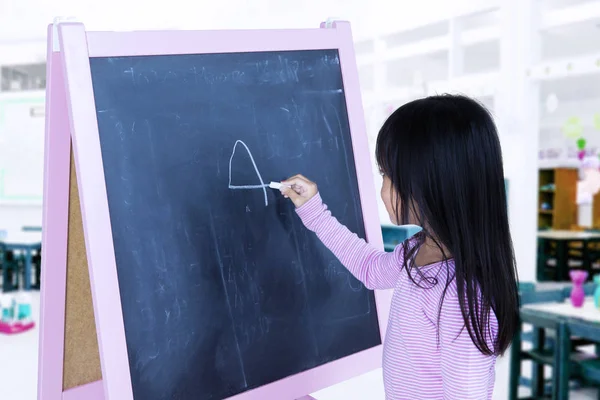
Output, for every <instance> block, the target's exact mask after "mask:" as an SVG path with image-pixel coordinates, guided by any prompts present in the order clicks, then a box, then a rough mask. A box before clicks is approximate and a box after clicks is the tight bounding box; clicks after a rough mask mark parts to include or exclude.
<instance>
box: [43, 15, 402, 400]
mask: <svg viewBox="0 0 600 400" xmlns="http://www.w3.org/2000/svg"><path fill="white" fill-rule="evenodd" d="M321 27H322V28H327V29H328V31H329V32H327V33H323V31H320V30H310V31H279V32H275V33H271V34H270V35H271V36H272V37H276V38H277V39H276V40H271V42H272V43H271V44H270V46H274V47H275V48H282V49H287V47H285V46H288V43H292V45H291V47H290V48H289V49H290V50H294V49H297V48H298V47H294V46H295V45H294V44H293V43H294V41H297V42H301V40H297V39H298V38H302V37H303V36H306V37H307V41H308V42H310V43H316V44H311V45H313V46H317V45H318V46H330V47H331V48H338V47H339V48H340V51H341V52H342V51H343V52H344V57H346V59H349V60H352V59H354V50H353V47H352V36H351V32H350V27H349V24H347V23H342V22H340V23H335V22H332V21H328V22H327V23H324V24H322V26H321ZM118 35H120V34H117V33H95V32H94V33H88V32H86V31H85V28H84V27H83V25H82V24H77V23H58V22H56V23H55V24H53V25H51V26H50V27H49V28H48V58H47V60H48V65H47V84H48V87H47V103H46V118H47V119H46V148H45V177H44V182H45V183H44V213H43V224H44V230H43V246H44V249H45V250H44V253H43V268H42V299H41V317H40V325H41V330H40V355H39V377H38V399H42V400H60V399H66V400H74V399H86V400H101V399H105V398H106V399H110V400H115V399H122V398H125V399H130V398H132V395H131V392H132V390H131V381H130V380H129V369H128V368H129V367H128V361H127V352H126V347H125V333H124V330H123V323H122V316H121V314H120V298H119V296H118V295H116V296H115V295H114V293H112V294H111V296H107V295H106V292H105V291H103V290H102V289H103V288H106V287H112V288H118V282H117V281H116V279H117V278H116V273H114V272H115V261H114V252H113V249H112V243H110V241H106V240H105V239H106V237H110V230H109V224H104V222H103V219H105V218H108V207H107V204H106V189H105V187H104V184H103V183H102V184H101V185H99V186H98V185H95V182H97V178H98V176H97V175H96V174H97V172H98V171H97V170H94V169H92V168H90V167H89V165H91V164H89V163H91V161H89V159H90V157H91V158H95V161H98V160H99V159H98V157H100V153H99V146H97V136H98V133H97V124H95V123H94V124H92V125H90V124H89V122H90V121H93V120H95V109H94V107H93V90H92V85H91V75H90V69H89V59H88V57H90V56H91V55H92V52H94V53H95V55H96V56H106V55H110V54H113V53H111V51H112V49H111V48H110V47H107V46H109V44H110V43H112V42H115V43H119V42H120V40H119V39H118ZM122 35H123V39H124V40H125V41H126V42H128V43H129V44H130V45H131V44H135V46H132V47H133V48H135V51H131V52H127V51H125V50H122V49H121V50H117V52H116V53H119V51H120V52H121V53H120V54H121V55H137V54H156V53H153V52H154V51H157V50H156V49H155V47H157V46H158V48H159V49H158V51H159V52H160V51H164V53H159V54H185V53H187V52H191V51H196V52H199V51H198V50H197V49H189V48H186V45H185V43H184V45H181V44H180V40H179V41H178V40H177V39H182V38H184V39H198V38H203V37H202V36H201V35H206V34H205V33H198V32H195V33H194V32H129V33H126V34H122ZM139 35H141V36H139ZM239 35H240V36H239V37H241V35H247V36H250V39H248V42H249V43H251V42H252V40H254V41H256V40H259V41H260V39H263V38H265V37H267V36H266V35H265V33H264V32H260V31H258V33H257V32H245V33H241V34H239ZM163 36H164V37H163ZM115 38H117V39H115ZM139 38H143V39H144V40H142V41H140V40H139ZM146 39H147V40H146ZM156 39H163V40H162V41H161V40H158V42H160V43H158V44H155V43H154V42H153V40H156ZM184 42H185V40H184ZM189 42H190V43H191V42H192V40H190V41H189ZM195 42H196V41H195ZM199 42H200V43H202V41H199ZM206 42H207V41H204V43H206ZM215 42H218V41H215ZM187 46H188V47H189V46H190V45H189V44H188V45H187ZM205 46H208V47H209V48H208V50H207V52H209V53H210V52H217V51H219V50H220V47H219V46H221V45H220V44H219V43H217V44H214V45H213V44H211V43H209V44H208V45H207V44H205ZM211 46H212V47H211ZM125 47H126V46H125ZM192 47H193V46H192ZM232 48H234V47H232ZM317 48H318V47H317ZM149 49H151V50H149ZM201 50H203V49H201ZM204 50H206V49H204ZM123 51H125V52H123ZM240 51H242V50H241V49H240ZM138 52H139V53H138ZM145 52H146V53H145ZM180 52H181V53H180ZM86 64H87V65H86ZM345 68H346V72H345V75H344V78H345V79H344V81H345V85H346V86H347V88H349V90H348V92H349V93H352V95H353V97H352V98H348V99H347V101H348V109H349V111H352V116H351V124H354V126H357V127H358V126H360V125H363V126H364V121H363V117H362V107H361V104H360V103H361V100H360V96H359V94H358V73H357V70H356V65H355V64H353V63H352V62H349V63H347V65H345ZM363 129H364V127H363ZM94 135H95V136H94ZM94 137H95V139H94ZM90 138H92V140H90ZM357 141H361V142H360V143H359V144H358V145H360V146H364V148H367V147H368V146H367V139H366V137H364V138H362V137H361V138H359V139H357ZM72 144H73V146H72ZM356 145H357V144H356V143H355V146H356ZM90 155H91V156H90ZM364 162H369V161H368V160H366V161H364ZM100 165H101V163H100ZM370 173H371V171H370V167H369V170H368V172H366V173H365V174H363V176H362V177H361V180H362V181H365V180H366V182H364V183H365V184H366V185H367V186H368V185H371V186H372V182H369V179H371V177H370ZM101 181H103V178H101ZM361 197H362V196H361ZM372 197H373V196H372ZM362 200H363V204H364V205H365V206H364V209H365V211H364V216H365V219H370V220H373V221H377V216H376V212H375V210H376V206H375V202H374V197H373V198H369V197H366V198H364V199H362ZM98 224H100V225H102V226H101V227H100V228H99V226H100V225H98ZM107 227H108V231H107ZM371 233H372V236H371V237H372V238H373V240H374V241H375V243H377V242H378V241H379V242H380V241H381V236H380V232H379V233H378V235H379V236H377V231H376V230H373V231H372V232H371ZM368 234H369V232H368ZM107 235H108V236H107ZM379 244H381V243H379ZM106 245H109V246H110V247H106ZM381 246H382V244H381ZM111 257H112V258H111ZM106 271H109V273H108V274H107V272H106ZM90 281H91V282H92V284H90ZM117 293H118V292H117ZM376 296H377V301H378V311H379V318H380V326H381V330H382V336H383V335H384V334H385V332H384V331H385V326H386V321H387V317H388V314H389V303H390V294H389V293H377V295H376ZM379 305H380V306H379ZM115 311H116V312H117V313H119V314H118V316H117V318H116V319H115V315H116V314H115ZM119 319H120V321H121V322H120V325H119V324H118V322H119ZM115 321H116V322H117V324H116V325H115V324H114V322H115ZM103 327H104V328H103ZM109 327H110V331H109V329H108V328H109ZM97 328H98V329H97ZM336 363H337V365H339V367H337V369H331V368H332V365H330V364H336ZM380 363H381V346H378V347H377V348H373V349H369V350H366V351H364V352H361V353H358V354H355V355H352V356H349V357H346V358H345V359H342V360H338V361H336V362H334V363H330V364H327V365H324V366H321V367H317V368H315V369H313V370H309V371H305V372H303V373H301V374H298V375H297V376H294V377H289V378H286V379H285V380H284V381H286V382H275V383H274V384H270V385H266V386H265V387H264V388H259V389H256V390H254V391H252V392H256V391H260V393H259V394H256V393H255V394H252V393H244V394H240V395H237V396H234V397H233V398H235V399H236V400H237V399H240V400H241V399H258V398H261V399H265V398H271V399H275V398H277V399H279V398H281V393H287V392H288V391H290V390H291V391H290V393H296V394H295V396H298V395H301V394H303V393H298V391H299V390H303V389H306V390H307V391H311V392H312V391H316V390H319V389H321V388H324V387H326V386H328V385H330V384H333V383H335V382H340V381H342V380H345V379H349V378H351V377H352V376H356V375H358V374H360V373H363V372H367V371H368V370H371V369H373V368H376V367H378V366H379V365H380ZM123 368H126V369H127V372H126V373H125V374H124V373H123ZM331 371H333V372H331ZM329 380H333V381H332V382H329ZM269 387H271V388H269ZM233 398H232V399H233ZM298 400H314V398H313V397H311V396H304V397H301V398H300V399H298Z"/></svg>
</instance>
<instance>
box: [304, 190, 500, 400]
mask: <svg viewBox="0 0 600 400" xmlns="http://www.w3.org/2000/svg"><path fill="white" fill-rule="evenodd" d="M297 213H298V215H299V216H300V218H301V219H302V221H303V223H304V225H305V226H306V227H307V228H308V229H310V230H311V231H313V232H315V233H316V234H317V236H318V237H319V239H320V240H321V241H322V242H323V243H324V244H325V246H327V247H328V248H329V249H330V250H331V251H332V252H333V253H334V254H335V255H336V257H337V258H338V259H339V260H340V261H341V262H342V264H344V266H345V267H346V268H348V270H350V272H351V273H352V274H353V275H354V276H355V277H356V278H357V279H359V280H360V281H361V282H362V283H363V284H364V285H365V286H366V287H367V288H369V289H394V295H393V298H392V305H391V310H390V319H389V322H388V330H387V334H386V337H385V340H384V344H383V345H384V347H383V380H384V385H385V393H386V398H387V399H389V400H405V399H406V400H419V399H423V400H437V399H443V400H485V399H491V398H492V392H493V388H494V366H495V363H496V357H491V356H485V355H483V354H481V352H479V350H478V349H477V347H475V344H474V343H473V341H472V340H471V337H470V336H469V333H468V332H467V329H466V328H465V326H464V322H463V317H462V314H461V312H460V307H459V303H458V296H457V289H456V281H455V280H453V281H452V282H451V283H450V286H449V287H448V290H447V292H446V295H445V297H444V302H443V306H442V310H441V316H440V318H439V320H438V314H439V311H440V310H439V305H440V299H441V297H442V293H443V290H444V287H445V283H446V279H447V276H448V273H447V267H446V264H442V263H438V264H432V265H428V266H425V267H418V270H419V271H420V272H421V273H422V275H423V276H425V277H427V278H436V279H437V281H438V283H437V284H435V285H429V286H430V287H429V288H421V287H418V286H417V285H416V284H415V283H413V282H412V281H411V279H410V277H409V276H408V273H407V271H406V270H405V269H404V268H403V267H402V266H403V250H402V246H398V247H396V249H395V251H394V252H393V253H385V252H383V251H381V250H378V249H375V248H374V247H372V246H371V245H369V244H368V243H366V242H365V241H364V240H362V239H360V238H359V237H358V236H357V235H356V234H354V233H352V232H350V231H349V230H348V228H346V227H345V226H344V225H342V224H340V223H339V222H338V221H337V219H335V218H334V217H333V216H332V215H331V213H330V212H329V211H328V210H327V206H326V205H324V204H323V202H322V200H321V197H320V195H319V194H317V195H316V196H314V197H313V198H312V199H310V200H309V201H308V202H306V203H305V204H304V205H303V206H302V207H300V208H298V209H297ZM448 265H449V267H450V268H453V267H454V264H453V261H452V260H449V261H448ZM414 271H415V270H413V273H412V275H413V277H414V278H415V280H417V281H418V280H419V279H420V278H419V276H420V275H419V274H418V273H417V272H414ZM420 286H427V284H426V281H421V285H420ZM438 321H439V322H438ZM438 327H439V340H438ZM490 328H491V329H490V330H491V336H492V338H495V337H496V335H497V332H498V325H497V321H496V318H495V317H494V316H493V313H492V320H491V321H490ZM492 340H493V339H490V341H489V345H490V346H491V345H492Z"/></svg>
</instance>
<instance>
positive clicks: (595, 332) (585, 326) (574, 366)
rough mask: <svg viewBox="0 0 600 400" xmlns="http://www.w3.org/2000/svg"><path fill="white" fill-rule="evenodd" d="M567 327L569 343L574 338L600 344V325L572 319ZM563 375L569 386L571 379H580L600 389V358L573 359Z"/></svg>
mask: <svg viewBox="0 0 600 400" xmlns="http://www.w3.org/2000/svg"><path fill="white" fill-rule="evenodd" d="M566 325H567V331H568V335H567V340H568V341H570V342H572V341H573V339H572V337H577V338H578V339H585V340H588V341H590V342H594V343H600V324H597V323H593V322H588V321H584V320H579V319H574V318H570V319H568V321H567V324H566ZM568 345H569V344H567V346H568ZM596 353H597V351H596ZM562 374H563V378H562V379H563V380H565V381H566V382H567V384H568V381H569V379H571V378H578V379H580V380H582V381H583V383H585V384H588V385H592V386H596V387H598V388H599V389H600V358H598V356H597V355H596V354H586V355H585V356H584V357H580V358H577V359H574V358H571V362H566V363H565V365H564V367H563V368H562ZM598 399H600V390H599V391H598Z"/></svg>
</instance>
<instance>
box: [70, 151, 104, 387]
mask: <svg viewBox="0 0 600 400" xmlns="http://www.w3.org/2000/svg"><path fill="white" fill-rule="evenodd" d="M100 379H102V372H101V370H100V354H99V352H98V340H97V337H96V323H95V320H94V308H93V305H92V293H91V288H90V277H89V273H88V264H87V256H86V251H85V242H84V236H83V221H82V219H81V208H80V207H79V191H78V188H77V178H76V173H75V163H74V160H73V152H71V176H70V190H69V237H68V242H67V297H66V310H65V354H64V366H63V390H66V389H70V388H73V387H76V386H80V385H83V384H86V383H91V382H95V381H97V380H100Z"/></svg>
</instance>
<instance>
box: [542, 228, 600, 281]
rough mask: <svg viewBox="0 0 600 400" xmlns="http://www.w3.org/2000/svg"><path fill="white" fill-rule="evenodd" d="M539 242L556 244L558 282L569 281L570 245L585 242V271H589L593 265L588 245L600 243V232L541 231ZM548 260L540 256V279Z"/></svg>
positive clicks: (583, 250)
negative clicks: (594, 242)
mask: <svg viewBox="0 0 600 400" xmlns="http://www.w3.org/2000/svg"><path fill="white" fill-rule="evenodd" d="M537 237H538V240H540V239H541V240H548V241H554V242H556V268H557V280H563V281H568V280H569V267H568V248H567V247H568V243H569V242H573V241H578V242H583V249H582V252H583V260H584V261H583V269H585V270H587V271H589V270H590V269H591V263H590V260H589V258H588V257H587V254H588V253H587V249H588V243H589V242H590V241H598V242H600V232H578V231H561V230H550V231H539V232H538V233H537ZM545 264H546V260H545V259H544V258H543V257H540V256H539V255H538V266H537V268H538V279H540V280H541V278H543V276H542V273H543V270H544V268H545Z"/></svg>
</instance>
